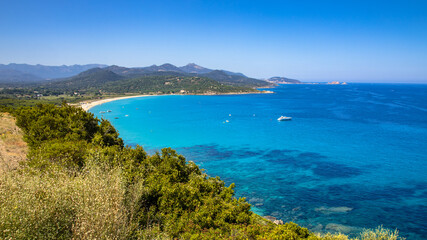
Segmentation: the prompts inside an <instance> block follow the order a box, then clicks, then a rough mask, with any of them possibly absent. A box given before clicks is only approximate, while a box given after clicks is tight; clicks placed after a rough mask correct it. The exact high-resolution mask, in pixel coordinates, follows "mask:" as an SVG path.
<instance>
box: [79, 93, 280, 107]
mask: <svg viewBox="0 0 427 240" xmlns="http://www.w3.org/2000/svg"><path fill="white" fill-rule="evenodd" d="M263 93H274V92H272V91H261V92H243V93H242V92H230V93H219V94H218V93H203V94H188V95H238V94H263ZM164 95H177V94H161V95H155V94H154V95H134V96H126V97H116V98H106V99H101V100H97V101H92V102H91V101H88V102H80V106H81V107H82V108H83V110H85V111H88V110H89V109H91V108H93V107H95V106H98V105H101V104H104V103H107V102H112V101H116V100H120V99H128V98H136V97H148V96H164ZM185 95H187V94H185Z"/></svg>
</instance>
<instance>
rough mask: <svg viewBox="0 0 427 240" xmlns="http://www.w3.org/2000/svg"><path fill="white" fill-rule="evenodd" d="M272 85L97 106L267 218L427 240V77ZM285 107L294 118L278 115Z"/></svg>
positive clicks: (129, 138) (125, 134)
mask: <svg viewBox="0 0 427 240" xmlns="http://www.w3.org/2000/svg"><path fill="white" fill-rule="evenodd" d="M269 90H272V91H274V92H275V93H274V94H249V95H223V96H178V95H177V96H152V97H140V98H132V99H125V100H118V101H114V102H109V103H105V104H103V105H99V106H96V107H94V108H92V109H91V110H90V111H91V112H93V113H94V114H95V115H96V116H98V117H100V118H101V117H103V118H106V119H108V120H110V121H111V122H112V123H113V125H114V126H115V127H116V128H117V130H118V131H119V133H120V136H121V137H122V138H123V139H124V140H125V142H126V143H127V144H128V145H132V146H134V145H136V144H139V145H142V146H144V147H145V149H146V150H147V151H148V152H150V153H153V152H154V151H156V150H159V149H161V148H163V147H172V148H174V149H176V150H177V151H178V152H179V153H181V154H183V155H184V156H186V157H187V160H192V161H194V162H196V163H197V164H198V165H199V166H200V167H201V168H203V169H205V170H206V172H207V173H208V174H210V175H212V176H220V177H221V179H223V180H225V182H226V183H227V184H230V183H233V182H234V183H236V189H235V190H236V195H237V196H239V197H246V198H247V200H248V201H249V202H250V203H251V204H252V205H253V208H252V210H253V211H254V212H256V213H258V214H261V215H270V216H274V217H276V218H278V219H282V220H283V221H294V222H296V223H298V224H301V225H302V226H305V227H308V228H309V229H311V230H314V231H319V232H326V231H329V232H334V231H341V232H344V233H347V234H355V233H357V232H358V231H360V230H361V229H362V228H364V227H365V228H375V227H377V226H379V225H384V227H387V228H391V229H395V228H397V229H399V231H400V232H401V233H402V234H403V235H404V236H406V237H408V239H427V85H423V84H419V85H411V84H348V85H308V84H307V85H282V86H279V87H277V88H275V89H269ZM106 110H111V112H109V113H104V114H100V113H99V112H100V111H106ZM281 115H286V116H291V117H292V118H293V119H292V121H286V122H278V121H277V120H276V119H277V118H278V117H279V116H281ZM227 120H228V122H227Z"/></svg>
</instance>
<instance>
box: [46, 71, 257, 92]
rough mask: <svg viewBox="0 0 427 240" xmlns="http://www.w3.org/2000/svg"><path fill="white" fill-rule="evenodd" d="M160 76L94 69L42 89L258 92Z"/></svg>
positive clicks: (196, 79)
mask: <svg viewBox="0 0 427 240" xmlns="http://www.w3.org/2000/svg"><path fill="white" fill-rule="evenodd" d="M161 73H162V74H158V75H150V74H148V73H147V75H143V76H137V74H136V75H135V74H132V75H130V76H123V75H119V74H116V73H114V72H112V71H110V70H109V68H103V69H101V68H94V69H90V70H88V71H85V72H83V73H80V74H79V75H77V76H75V77H71V78H67V79H61V80H56V81H53V82H49V83H46V84H43V85H41V86H40V88H41V89H48V90H54V91H60V92H61V91H62V92H68V93H79V94H89V93H94V94H95V93H110V94H112V93H114V94H125V93H126V94H129V93H135V94H143V93H144V94H170V93H181V94H182V93H191V94H204V93H207V94H209V93H212V94H213V93H230V92H257V90H255V89H252V88H249V87H239V86H229V85H226V84H221V83H219V82H217V81H214V80H212V79H209V78H205V77H197V76H185V75H183V76H181V75H173V74H172V73H171V72H161Z"/></svg>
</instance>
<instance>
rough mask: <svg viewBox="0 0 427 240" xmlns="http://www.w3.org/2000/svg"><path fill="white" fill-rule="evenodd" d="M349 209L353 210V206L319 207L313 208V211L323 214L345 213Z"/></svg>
mask: <svg viewBox="0 0 427 240" xmlns="http://www.w3.org/2000/svg"><path fill="white" fill-rule="evenodd" d="M351 210H353V208H350V207H329V208H328V207H319V208H315V209H314V211H316V212H321V213H323V214H334V213H347V212H350V211H351Z"/></svg>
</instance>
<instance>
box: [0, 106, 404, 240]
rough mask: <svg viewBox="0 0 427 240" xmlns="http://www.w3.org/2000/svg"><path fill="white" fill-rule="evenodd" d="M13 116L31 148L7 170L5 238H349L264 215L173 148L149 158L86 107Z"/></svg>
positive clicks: (0, 219) (2, 194)
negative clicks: (13, 168)
mask: <svg viewBox="0 0 427 240" xmlns="http://www.w3.org/2000/svg"><path fill="white" fill-rule="evenodd" d="M14 116H16V124H17V125H18V126H19V127H20V128H21V129H22V131H23V133H24V140H25V141H26V142H27V144H28V147H29V151H28V155H27V158H28V159H27V160H26V161H25V163H24V164H23V166H22V168H21V169H19V170H17V171H10V172H8V173H6V174H2V175H1V176H0V239H48V238H49V239H171V238H175V239H176V238H178V239H347V237H346V236H344V235H330V234H329V235H325V236H322V237H320V236H318V235H315V234H313V233H311V232H309V231H308V230H307V229H306V228H302V227H300V226H298V225H297V224H294V223H286V224H284V225H275V224H273V223H271V222H270V221H268V220H265V219H262V218H261V217H259V216H257V215H255V214H253V213H252V212H251V211H250V204H249V203H247V202H246V201H245V199H243V198H239V199H237V198H235V197H234V191H233V187H234V184H231V185H230V186H228V187H227V186H225V184H224V182H223V181H222V180H220V179H219V178H218V177H215V178H213V177H209V176H207V175H206V174H205V173H203V171H201V170H200V169H199V167H198V166H197V165H196V164H194V163H193V162H187V161H186V160H185V158H184V157H183V156H181V155H179V154H177V153H176V152H175V151H174V150H172V149H170V148H165V149H163V150H162V151H161V152H158V153H156V154H154V155H152V156H149V155H148V154H147V153H146V152H145V151H144V149H143V148H142V147H140V146H137V147H135V148H131V147H127V146H124V144H123V140H122V139H121V138H119V136H118V132H117V131H116V130H115V129H114V127H113V126H112V125H111V124H110V123H109V122H108V121H106V120H99V119H97V118H94V116H93V115H92V114H91V113H87V112H85V111H83V110H81V109H79V108H75V107H71V106H68V105H66V104H64V105H63V106H61V107H58V106H55V105H38V106H37V107H21V108H19V109H17V110H15V111H14ZM165 137H167V136H165ZM365 234H371V235H369V236H368V235H366V236H365V237H362V239H397V236H395V235H393V234H395V233H392V232H387V231H384V230H382V229H379V230H377V232H372V231H369V232H367V233H365ZM380 234H382V235H384V236H386V238H379V237H377V236H379V235H380ZM393 236H395V237H393Z"/></svg>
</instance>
